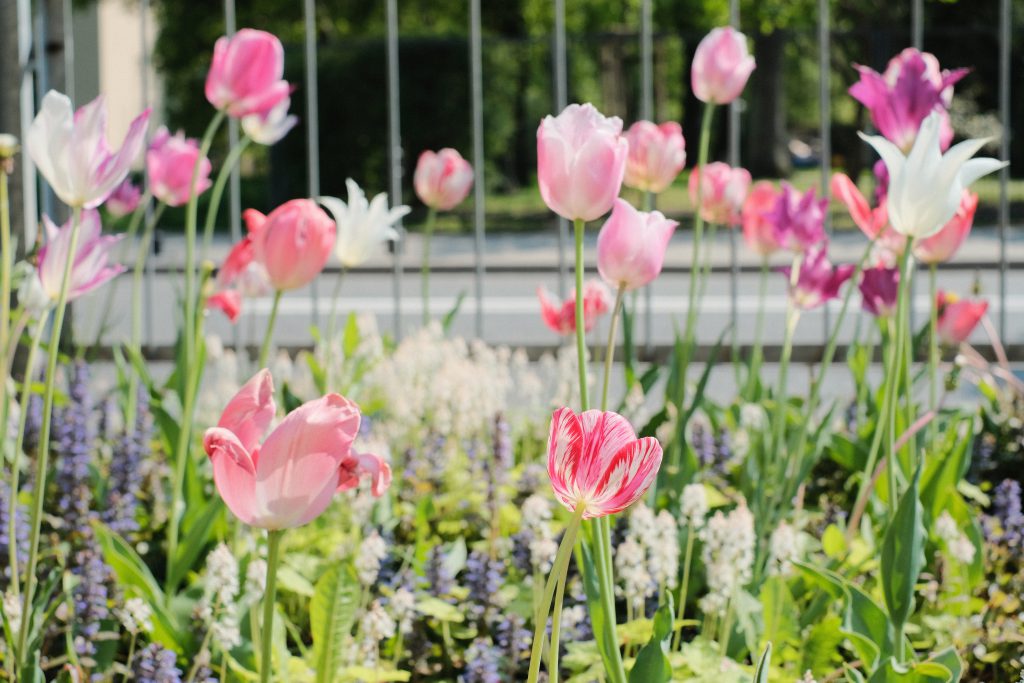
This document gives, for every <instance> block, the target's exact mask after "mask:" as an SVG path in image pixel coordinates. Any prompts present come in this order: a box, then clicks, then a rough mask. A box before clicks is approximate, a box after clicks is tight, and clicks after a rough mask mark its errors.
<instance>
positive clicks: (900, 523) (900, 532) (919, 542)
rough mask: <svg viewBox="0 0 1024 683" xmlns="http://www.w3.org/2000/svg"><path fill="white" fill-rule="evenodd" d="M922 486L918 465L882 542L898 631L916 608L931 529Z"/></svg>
mask: <svg viewBox="0 0 1024 683" xmlns="http://www.w3.org/2000/svg"><path fill="white" fill-rule="evenodd" d="M920 486H921V468H920V467H918V469H917V471H916V472H915V473H914V480H913V482H911V484H910V488H909V489H907V491H906V492H905V493H904V494H903V498H902V499H901V500H900V504H899V507H898V508H897V509H896V515H895V516H894V517H893V519H892V521H891V522H890V523H889V528H888V529H886V532H885V540H884V541H883V542H882V557H881V560H882V564H881V574H882V592H883V594H884V595H885V604H886V606H887V607H888V608H889V618H890V619H891V620H892V622H893V624H894V625H895V626H896V631H897V632H899V631H901V630H902V625H903V624H905V623H907V619H908V618H909V617H910V615H911V613H913V611H914V592H915V590H914V589H915V584H916V583H917V577H918V576H919V575H920V574H921V569H922V568H923V567H924V563H925V558H924V543H925V539H926V537H927V531H926V530H925V528H924V521H923V517H924V511H923V509H922V507H921V501H920V500H918V495H919V491H920Z"/></svg>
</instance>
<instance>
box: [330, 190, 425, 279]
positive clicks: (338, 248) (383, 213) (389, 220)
mask: <svg viewBox="0 0 1024 683" xmlns="http://www.w3.org/2000/svg"><path fill="white" fill-rule="evenodd" d="M345 185H346V186H347V187H348V204H346V203H345V202H343V201H342V200H340V199H338V198H337V197H320V198H319V199H318V201H319V202H320V203H321V204H323V206H324V208H326V209H327V210H328V211H330V212H331V214H332V215H333V216H334V222H335V223H337V224H338V239H337V241H336V242H335V244H334V252H335V253H336V254H337V255H338V260H339V261H340V262H341V265H343V266H345V267H346V268H351V267H353V266H358V265H359V264H361V263H363V262H365V261H366V260H367V259H369V258H370V257H371V256H373V253H374V250H375V249H377V247H378V246H379V245H380V244H383V243H384V242H386V241H388V240H397V239H398V231H396V230H395V229H394V228H393V227H392V225H393V224H394V223H395V222H396V221H398V220H399V219H401V218H402V216H404V215H405V214H407V213H409V211H410V209H409V207H408V206H405V205H404V204H403V205H400V206H395V207H392V208H391V209H388V196H387V194H386V193H384V192H381V193H380V194H378V195H377V196H376V197H374V198H373V201H367V200H366V194H365V193H364V192H363V190H362V188H360V187H359V185H357V184H356V182H355V181H354V180H352V179H351V178H350V179H349V180H346V181H345Z"/></svg>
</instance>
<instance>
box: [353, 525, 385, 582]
mask: <svg viewBox="0 0 1024 683" xmlns="http://www.w3.org/2000/svg"><path fill="white" fill-rule="evenodd" d="M387 556H388V544H387V542H386V541H385V540H384V539H383V538H381V537H380V534H378V533H377V532H376V531H373V532H372V533H371V534H370V535H369V536H367V537H366V538H364V539H363V542H362V543H360V544H359V552H358V553H356V559H355V562H354V564H355V568H356V575H357V576H358V577H359V583H361V584H363V585H364V586H372V585H373V582H374V581H376V580H377V574H378V573H379V572H380V563H381V561H382V560H383V559H384V558H386V557H387Z"/></svg>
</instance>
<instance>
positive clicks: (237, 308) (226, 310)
mask: <svg viewBox="0 0 1024 683" xmlns="http://www.w3.org/2000/svg"><path fill="white" fill-rule="evenodd" d="M206 307H207V308H209V309H213V310H218V311H221V312H222V313H223V314H224V315H226V316H227V317H228V320H230V321H231V322H233V323H236V322H238V316H240V315H241V314H242V294H241V292H239V291H238V290H237V289H224V290H221V291H219V292H216V293H214V294H211V295H210V296H209V297H207V299H206Z"/></svg>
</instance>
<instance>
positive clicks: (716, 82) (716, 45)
mask: <svg viewBox="0 0 1024 683" xmlns="http://www.w3.org/2000/svg"><path fill="white" fill-rule="evenodd" d="M754 66H755V63H754V58H753V57H751V56H750V53H749V52H748V51H747V37H746V36H745V35H743V34H742V33H740V32H739V31H737V30H736V29H734V28H732V27H731V26H725V27H720V28H716V29H712V31H711V33H709V34H707V35H706V36H704V39H703V40H701V41H700V44H699V45H698V46H697V51H696V52H695V53H694V55H693V65H692V66H691V67H690V84H691V85H692V87H693V94H694V95H695V96H696V97H697V99H698V100H700V101H701V102H707V103H709V104H729V103H730V102H732V101H733V100H735V99H736V98H737V97H739V96H740V93H742V92H743V88H745V87H746V85H747V80H748V79H749V78H750V74H751V73H752V72H753V71H754Z"/></svg>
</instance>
